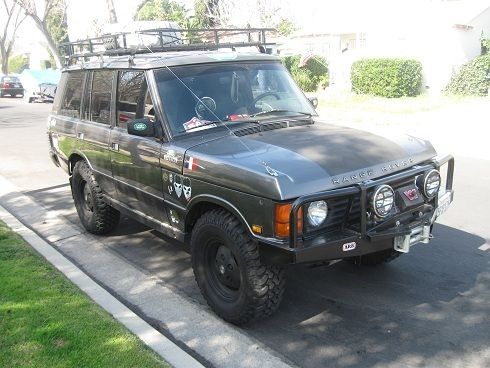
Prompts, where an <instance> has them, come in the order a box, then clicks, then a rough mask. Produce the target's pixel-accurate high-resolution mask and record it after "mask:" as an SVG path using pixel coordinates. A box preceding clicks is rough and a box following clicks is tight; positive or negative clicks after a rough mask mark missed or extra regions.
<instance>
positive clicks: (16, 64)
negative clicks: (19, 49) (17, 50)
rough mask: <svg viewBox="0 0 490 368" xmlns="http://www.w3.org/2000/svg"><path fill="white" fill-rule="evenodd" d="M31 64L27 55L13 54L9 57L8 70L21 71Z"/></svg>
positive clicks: (12, 71) (10, 71) (11, 71)
mask: <svg viewBox="0 0 490 368" xmlns="http://www.w3.org/2000/svg"><path fill="white" fill-rule="evenodd" d="M28 65H29V59H28V58H27V56H25V55H16V56H12V57H11V58H10V59H9V65H8V72H9V73H21V72H22V71H23V70H24V69H25V68H26V67H27V66H28Z"/></svg>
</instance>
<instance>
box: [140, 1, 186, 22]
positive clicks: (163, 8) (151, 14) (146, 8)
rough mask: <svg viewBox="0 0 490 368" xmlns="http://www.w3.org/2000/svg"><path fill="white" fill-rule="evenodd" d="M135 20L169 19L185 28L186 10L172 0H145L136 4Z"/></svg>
mask: <svg viewBox="0 0 490 368" xmlns="http://www.w3.org/2000/svg"><path fill="white" fill-rule="evenodd" d="M135 20H169V21H174V22H177V23H178V24H179V25H180V26H181V27H183V28H186V26H187V24H188V16H187V10H186V8H185V7H184V6H182V5H180V4H179V3H177V2H175V1H172V0H146V1H144V2H143V3H141V4H140V6H138V9H137V11H136V16H135Z"/></svg>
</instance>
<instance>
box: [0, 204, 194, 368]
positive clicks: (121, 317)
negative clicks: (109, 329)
mask: <svg viewBox="0 0 490 368" xmlns="http://www.w3.org/2000/svg"><path fill="white" fill-rule="evenodd" d="M0 218H1V219H2V220H3V221H4V222H5V223H6V224H7V226H8V227H10V228H11V229H12V230H13V231H15V232H16V233H17V234H19V235H20V236H22V238H24V240H25V241H26V242H28V243H29V244H30V245H31V246H32V247H33V248H34V249H35V250H36V251H37V252H39V253H40V254H41V255H42V256H43V257H44V258H46V260H47V261H48V262H50V263H51V264H52V265H53V266H54V267H56V268H57V269H58V270H59V271H61V272H62V273H63V274H64V275H65V276H66V277H67V278H68V279H69V280H70V281H71V282H73V283H74V284H75V285H77V286H78V287H79V288H80V289H81V290H82V291H83V292H84V293H85V294H87V295H88V296H89V297H90V298H91V299H92V300H93V301H94V302H96V303H97V304H98V305H100V306H101V307H102V308H104V309H105V310H106V311H107V312H108V313H110V314H111V315H112V316H113V317H114V318H115V319H117V320H118V321H119V322H121V323H122V324H123V325H124V326H126V328H127V329H128V330H130V331H131V332H132V333H134V334H135V335H136V336H138V337H139V338H140V340H141V341H143V342H144V343H145V344H146V345H148V346H149V347H150V348H151V349H153V350H154V351H155V352H156V353H157V354H159V355H160V356H161V357H162V358H164V359H165V360H166V361H167V362H168V363H170V364H171V365H173V366H174V367H176V368H188V367H193V368H202V367H203V365H202V364H201V363H199V362H198V361H197V360H195V359H194V358H193V357H191V356H190V355H189V354H187V353H186V352H185V351H183V350H182V349H180V348H179V347H178V346H177V345H175V344H174V343H173V342H172V341H170V340H169V339H167V338H166V337H165V336H163V335H162V334H161V333H159V332H158V331H157V330H155V329H154V328H153V327H151V326H150V325H149V324H148V323H146V322H145V321H143V320H142V319H141V318H140V317H138V316H137V315H136V314H135V313H134V312H132V311H131V310H130V309H129V308H127V307H126V306H125V305H124V304H122V303H121V302H120V301H119V300H117V299H116V298H114V297H113V296H112V295H111V294H109V292H107V291H106V290H105V289H103V288H102V287H101V286H100V285H99V284H97V283H96V282H95V281H93V280H92V279H91V278H90V277H89V276H88V275H87V274H85V273H84V272H83V271H82V270H80V269H79V268H78V267H76V266H75V265H74V264H73V263H72V262H70V261H69V260H68V259H66V258H65V257H64V256H63V255H62V254H61V253H59V252H58V251H57V250H55V249H54V248H53V247H52V246H51V245H49V244H48V243H46V242H45V241H44V240H43V239H42V238H41V237H39V236H38V235H37V234H36V233H34V232H33V231H32V230H30V229H28V228H27V227H26V226H24V225H23V224H22V223H21V222H20V221H19V220H17V219H16V218H15V217H14V216H13V215H11V214H10V213H9V212H7V211H6V210H5V209H4V208H3V207H2V206H1V205H0Z"/></svg>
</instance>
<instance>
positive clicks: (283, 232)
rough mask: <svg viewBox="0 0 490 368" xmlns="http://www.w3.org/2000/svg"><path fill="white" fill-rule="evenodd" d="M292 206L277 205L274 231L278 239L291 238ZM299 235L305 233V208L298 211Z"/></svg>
mask: <svg viewBox="0 0 490 368" xmlns="http://www.w3.org/2000/svg"><path fill="white" fill-rule="evenodd" d="M291 208H292V204H291V203H286V204H276V211H275V218H274V231H275V234H276V237H278V238H287V237H288V236H289V214H290V213H291ZM296 221H297V222H296V223H297V227H298V234H299V233H301V232H302V231H303V208H302V207H301V208H300V209H299V210H298V218H297V220H296Z"/></svg>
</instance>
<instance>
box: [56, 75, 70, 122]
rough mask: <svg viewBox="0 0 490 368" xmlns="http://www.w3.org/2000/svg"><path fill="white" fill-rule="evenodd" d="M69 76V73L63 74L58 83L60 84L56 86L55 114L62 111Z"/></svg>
mask: <svg viewBox="0 0 490 368" xmlns="http://www.w3.org/2000/svg"><path fill="white" fill-rule="evenodd" d="M67 78H68V73H63V74H61V78H60V81H59V83H58V86H57V87H56V92H55V95H54V102H53V109H52V113H53V114H59V112H60V106H61V99H62V97H63V94H64V92H65V87H66V80H67Z"/></svg>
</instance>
